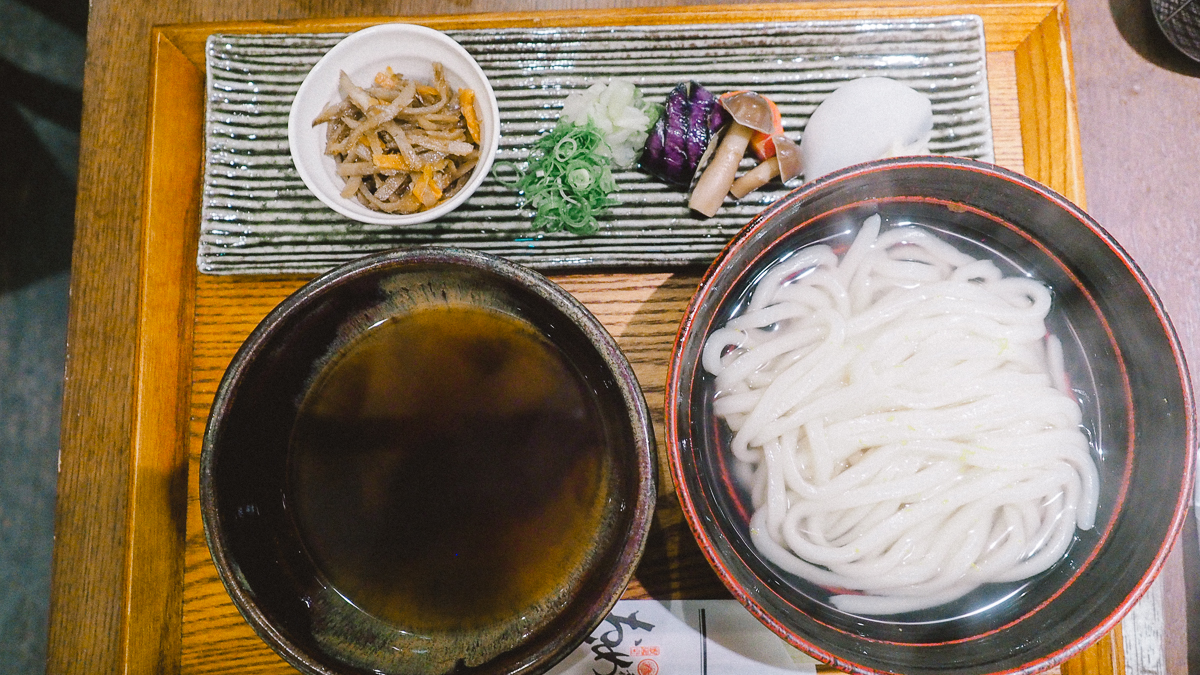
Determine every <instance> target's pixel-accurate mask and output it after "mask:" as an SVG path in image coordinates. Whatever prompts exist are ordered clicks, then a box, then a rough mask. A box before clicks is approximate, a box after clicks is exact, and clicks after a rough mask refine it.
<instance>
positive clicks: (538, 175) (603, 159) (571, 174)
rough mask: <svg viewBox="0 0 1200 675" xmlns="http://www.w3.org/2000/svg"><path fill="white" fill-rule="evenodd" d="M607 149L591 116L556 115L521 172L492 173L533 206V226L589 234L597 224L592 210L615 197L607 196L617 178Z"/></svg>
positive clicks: (611, 201) (602, 206) (610, 202)
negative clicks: (578, 119)
mask: <svg viewBox="0 0 1200 675" xmlns="http://www.w3.org/2000/svg"><path fill="white" fill-rule="evenodd" d="M605 149H607V148H606V146H605V144H604V138H603V136H602V135H601V133H600V131H599V130H598V129H597V128H596V125H595V124H593V123H592V122H591V121H590V120H589V121H588V122H586V123H585V124H583V125H579V124H573V123H571V122H567V121H560V122H559V123H558V125H557V126H555V127H554V129H553V130H552V131H551V132H550V133H548V134H546V135H544V136H542V137H541V138H539V139H538V140H537V141H536V142H535V143H534V145H533V149H532V151H531V152H530V154H529V165H528V166H527V167H526V169H525V171H524V172H522V171H520V170H516V175H517V178H516V180H510V179H509V176H507V175H505V176H500V175H497V176H496V177H497V179H498V180H500V182H501V183H503V184H504V185H507V186H509V187H512V188H514V189H516V190H517V191H519V192H520V193H521V194H522V196H523V197H524V199H525V203H526V204H528V205H529V206H532V207H533V208H534V209H536V214H535V215H534V218H533V229H535V230H545V231H548V232H558V231H561V230H566V231H568V232H572V233H575V234H593V233H595V232H596V230H598V229H599V223H598V222H597V221H596V215H597V214H599V213H601V212H602V211H603V210H604V209H606V208H608V207H610V206H614V205H616V204H617V203H618V202H617V200H615V199H613V198H612V197H611V194H612V193H613V192H615V191H616V190H617V182H616V180H614V179H613V177H612V172H611V171H610V170H609V168H608V164H609V160H608V156H607V155H606V154H604V153H603V152H602V150H605ZM510 166H511V165H507V166H506V168H508V167H510ZM505 173H507V171H506V172H505Z"/></svg>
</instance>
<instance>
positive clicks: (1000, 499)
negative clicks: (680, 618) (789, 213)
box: [702, 215, 1099, 614]
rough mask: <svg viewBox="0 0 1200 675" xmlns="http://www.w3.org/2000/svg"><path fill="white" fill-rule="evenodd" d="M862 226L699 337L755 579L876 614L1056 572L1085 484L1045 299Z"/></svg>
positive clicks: (805, 258)
mask: <svg viewBox="0 0 1200 675" xmlns="http://www.w3.org/2000/svg"><path fill="white" fill-rule="evenodd" d="M881 225H882V221H881V219H880V218H879V216H877V215H876V216H872V217H870V218H868V219H867V220H866V221H865V222H864V223H863V225H862V228H861V229H860V230H859V232H858V234H857V235H856V236H855V238H854V241H853V243H852V244H851V246H850V248H849V249H848V250H847V252H846V253H845V255H843V256H842V258H841V259H840V260H839V259H838V258H837V256H836V255H835V254H834V253H833V251H832V250H831V249H830V248H829V247H828V246H825V245H819V246H812V247H809V248H806V249H803V250H801V251H799V252H797V253H796V254H794V255H792V256H790V257H789V258H787V259H786V260H784V261H781V262H780V263H777V265H776V266H775V267H774V268H773V269H771V270H770V271H769V272H768V273H767V274H766V275H764V276H763V278H762V279H761V280H760V281H759V282H758V284H757V286H756V287H755V289H754V292H753V294H752V296H751V298H750V302H749V303H747V307H746V309H745V311H744V312H743V313H742V314H740V315H739V316H736V317H735V318H733V319H731V320H730V321H729V322H728V324H727V325H726V326H724V327H722V328H720V329H718V330H717V331H715V332H713V334H712V335H711V336H710V337H709V339H708V341H707V343H706V344H705V349H704V353H703V355H702V365H703V367H704V368H705V369H706V370H707V371H708V372H710V373H712V374H713V375H714V376H715V377H716V388H717V392H718V393H717V398H716V401H715V403H714V410H715V411H716V412H717V414H718V415H720V416H721V417H722V418H724V419H725V421H726V423H727V424H728V425H729V427H730V429H731V430H732V431H733V434H734V437H733V443H732V449H733V453H734V456H735V457H736V458H737V459H738V461H739V463H740V464H739V470H738V472H737V473H738V474H739V475H746V476H749V484H750V485H751V490H750V493H751V500H752V503H753V506H754V515H753V518H752V519H751V524H750V525H751V530H750V532H751V538H752V540H753V542H754V545H755V546H756V547H757V548H758V549H759V551H760V552H761V553H762V554H763V555H764V556H765V557H766V558H767V559H768V560H771V561H772V562H774V563H775V564H777V565H779V566H780V567H781V568H783V569H784V570H787V571H789V572H791V573H793V574H796V575H799V576H801V577H803V578H805V579H808V580H810V581H812V582H814V583H816V584H820V585H822V586H827V587H831V588H835V589H847V590H850V591H855V592H856V593H847V594H839V595H835V596H833V598H832V602H833V603H834V604H835V605H836V606H837V607H839V608H840V609H842V610H844V611H847V612H851V613H859V614H892V613H898V612H907V611H914V610H918V609H924V608H928V607H935V606H937V605H941V604H944V603H946V602H950V601H953V600H955V599H958V598H960V597H962V596H963V595H965V594H967V593H969V592H970V591H972V590H974V589H975V588H977V587H978V586H980V585H981V584H985V583H989V582H1000V581H1016V580H1020V579H1024V578H1028V577H1030V576H1033V575H1035V574H1039V573H1041V572H1043V571H1045V570H1047V569H1049V568H1050V567H1051V566H1053V565H1054V564H1055V562H1057V561H1058V560H1059V559H1060V558H1061V557H1062V556H1063V554H1064V553H1065V552H1066V550H1067V548H1068V547H1069V546H1070V544H1071V541H1072V540H1073V538H1074V534H1075V529H1076V528H1077V527H1078V528H1081V529H1090V528H1091V527H1092V526H1093V525H1094V523H1095V517H1096V506H1097V501H1098V499H1099V475H1098V472H1097V469H1096V465H1095V462H1094V461H1093V459H1092V457H1091V454H1090V452H1089V446H1088V442H1087V438H1086V436H1085V435H1084V433H1083V432H1082V430H1081V429H1080V422H1081V420H1082V413H1081V411H1080V408H1079V405H1078V403H1077V402H1076V401H1075V400H1074V399H1073V398H1071V396H1070V390H1069V389H1068V387H1067V382H1066V376H1065V369H1064V366H1063V352H1062V345H1061V343H1060V342H1059V341H1058V339H1057V338H1055V337H1054V336H1053V335H1048V334H1047V331H1046V324H1045V319H1046V315H1047V314H1048V312H1049V311H1050V302H1051V298H1050V292H1049V290H1048V289H1047V288H1046V287H1045V286H1044V285H1042V284H1041V283H1039V282H1036V281H1034V280H1032V279H1028V278H1023V277H1004V276H1003V274H1002V273H1001V271H1000V270H999V268H997V267H996V265H995V264H993V263H992V262H991V261H989V260H976V259H974V258H972V257H970V256H969V255H966V254H964V253H962V252H961V251H958V250H957V249H955V248H954V247H953V246H951V245H950V244H948V243H947V242H945V241H942V240H941V239H939V238H938V237H937V236H935V235H933V234H932V233H930V232H928V231H926V230H922V229H920V228H917V227H912V226H906V227H897V228H893V229H890V230H887V231H884V232H882V233H881V232H880V229H881Z"/></svg>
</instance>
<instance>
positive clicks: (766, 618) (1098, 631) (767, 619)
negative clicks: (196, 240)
mask: <svg viewBox="0 0 1200 675" xmlns="http://www.w3.org/2000/svg"><path fill="white" fill-rule="evenodd" d="M902 167H938V168H950V169H958V170H964V171H971V172H975V173H978V174H982V175H987V176H990V177H993V178H998V179H1001V180H1005V181H1008V182H1010V183H1014V184H1016V185H1018V186H1020V187H1023V188H1025V189H1028V190H1031V191H1033V192H1035V193H1037V194H1039V195H1041V196H1042V197H1044V198H1046V199H1047V200H1049V201H1051V202H1053V203H1055V204H1056V205H1057V206H1059V207H1060V208H1062V209H1063V210H1064V211H1066V212H1068V213H1069V214H1070V215H1071V216H1072V217H1073V218H1074V219H1075V220H1076V221H1078V223H1079V224H1080V225H1082V226H1084V227H1085V228H1087V229H1088V230H1090V231H1091V232H1092V233H1093V234H1094V235H1095V236H1096V238H1097V239H1099V240H1100V241H1101V242H1103V243H1104V245H1105V246H1106V247H1108V249H1109V250H1110V251H1111V252H1112V253H1113V254H1114V256H1115V257H1116V258H1118V259H1119V260H1120V261H1121V263H1122V264H1123V265H1124V266H1125V269H1126V272H1127V273H1128V276H1129V278H1131V279H1133V280H1135V281H1136V282H1137V284H1138V287H1139V289H1140V290H1141V292H1142V294H1143V295H1144V296H1145V297H1146V299H1147V300H1149V302H1150V304H1151V306H1152V307H1153V309H1154V312H1155V315H1156V316H1157V318H1158V322H1159V326H1160V328H1161V329H1162V331H1163V333H1164V334H1165V336H1166V338H1167V342H1168V343H1169V344H1170V347H1171V351H1172V356H1173V358H1174V364H1175V367H1176V369H1177V372H1179V373H1180V374H1181V377H1180V381H1181V384H1182V391H1181V400H1182V402H1183V409H1184V412H1185V420H1184V425H1185V435H1186V436H1185V447H1186V448H1188V450H1189V457H1188V459H1187V461H1186V462H1185V467H1184V471H1183V474H1182V476H1181V479H1182V480H1181V487H1180V489H1179V490H1178V491H1177V494H1178V499H1177V502H1176V504H1175V507H1174V510H1173V517H1172V520H1171V523H1170V526H1169V529H1168V534H1167V536H1166V537H1165V538H1164V540H1163V542H1161V543H1160V545H1159V548H1158V551H1157V552H1156V554H1155V556H1154V559H1153V562H1152V563H1151V565H1150V566H1149V567H1148V568H1147V570H1146V572H1145V573H1144V574H1143V575H1142V577H1141V579H1140V580H1139V581H1138V583H1137V584H1136V585H1135V586H1134V588H1133V589H1132V590H1131V591H1130V592H1129V593H1128V594H1127V596H1126V597H1125V599H1124V600H1123V601H1122V602H1121V603H1120V604H1119V605H1117V607H1116V608H1115V609H1114V610H1113V611H1112V612H1111V613H1109V615H1108V616H1106V617H1104V619H1103V620H1102V621H1100V622H1098V623H1097V625H1096V626H1095V627H1094V628H1092V629H1091V630H1089V631H1087V632H1086V633H1084V635H1082V636H1081V637H1079V638H1077V639H1076V640H1074V641H1073V642H1071V643H1070V644H1068V645H1066V646H1065V647H1063V648H1061V649H1059V650H1057V651H1055V652H1052V653H1050V654H1047V655H1045V656H1042V657H1038V658H1035V659H1033V660H1030V661H1028V662H1026V663H1024V664H1023V665H1021V666H1019V667H1016V668H1010V669H1007V670H1003V671H998V673H1003V674H1006V675H1007V674H1012V675H1025V674H1028V673H1034V672H1038V671H1041V670H1044V669H1046V668H1050V667H1053V666H1055V665H1057V664H1059V663H1061V662H1063V661H1065V660H1066V659H1069V658H1071V657H1072V656H1074V655H1076V654H1077V653H1079V652H1080V651H1082V650H1084V649H1086V648H1087V647H1089V646H1091V645H1092V644H1093V643H1095V642H1096V641H1097V640H1099V639H1100V638H1101V637H1103V636H1104V635H1105V634H1107V633H1108V632H1109V631H1110V630H1112V628H1113V627H1114V626H1115V625H1116V624H1117V623H1118V622H1120V620H1121V619H1122V618H1124V616H1125V615H1126V614H1127V613H1128V612H1129V611H1130V610H1131V609H1132V608H1133V606H1134V605H1135V604H1136V603H1137V601H1138V600H1140V599H1141V597H1142V596H1143V595H1144V594H1145V593H1146V590H1147V589H1148V588H1149V587H1150V585H1151V584H1152V583H1153V582H1154V580H1155V578H1156V577H1157V575H1158V573H1159V571H1160V570H1161V569H1162V567H1163V565H1164V563H1165V562H1166V558H1167V555H1168V554H1169V553H1170V551H1171V548H1172V545H1173V544H1174V541H1175V539H1176V538H1177V537H1178V535H1179V532H1180V530H1181V529H1182V528H1183V523H1184V520H1185V519H1186V516H1187V512H1188V507H1189V505H1190V495H1191V491H1192V486H1193V485H1194V484H1195V477H1194V474H1195V462H1196V457H1195V454H1196V453H1195V444H1196V428H1195V402H1194V399H1193V392H1192V390H1191V387H1190V386H1189V379H1188V378H1189V375H1188V373H1189V370H1188V368H1187V364H1186V361H1185V358H1184V354H1183V350H1182V348H1181V346H1180V344H1179V339H1178V336H1177V335H1176V333H1175V330H1174V328H1173V327H1172V325H1171V321H1170V319H1169V317H1168V316H1167V314H1166V311H1165V310H1164V308H1163V306H1162V302H1161V300H1160V299H1159V297H1158V294H1157V293H1156V292H1155V291H1154V289H1153V288H1152V287H1151V286H1150V284H1149V282H1148V281H1147V279H1146V277H1145V275H1144V274H1143V273H1142V271H1141V270H1140V269H1139V268H1138V266H1137V265H1136V263H1134V261H1133V259H1132V258H1131V257H1130V256H1129V254H1128V253H1126V252H1125V250H1124V249H1123V248H1121V246H1120V245H1119V244H1118V243H1117V242H1116V241H1115V240H1114V239H1113V237H1112V236H1111V235H1110V234H1108V232H1106V231H1105V230H1104V229H1103V228H1102V227H1100V225H1099V224H1098V223H1096V222H1095V220H1093V219H1092V218H1091V217H1090V216H1089V215H1088V214H1087V213H1086V212H1084V211H1083V210H1082V209H1080V208H1079V207H1078V206H1076V205H1075V204H1074V203H1072V202H1071V201H1070V200H1068V199H1066V198H1065V197H1063V196H1062V195H1060V194H1058V193H1057V192H1055V191H1053V190H1051V189H1050V188H1048V187H1046V186H1045V185H1042V184H1040V183H1038V182H1036V181H1033V180H1031V179H1029V178H1026V177H1025V176H1022V175H1020V174H1017V173H1014V172H1012V171H1009V170H1007V169H1004V168H1002V167H999V166H996V165H992V164H987V163H983V162H978V161H975V160H969V159H961V158H949V157H920V158H916V157H905V158H896V159H888V160H881V161H878V162H870V163H867V164H861V165H856V166H852V167H848V168H846V169H843V170H840V171H837V172H834V173H833V174H830V175H828V176H825V177H822V178H820V179H817V180H815V181H813V182H811V183H808V184H807V185H805V186H803V187H801V188H798V189H796V190H794V191H792V192H791V193H790V194H788V195H787V196H785V197H783V198H782V199H780V200H779V201H777V202H775V203H774V204H772V205H771V206H769V207H767V208H766V209H765V210H764V211H763V212H762V213H760V214H759V215H758V216H757V217H755V218H754V219H753V220H751V221H750V223H748V224H747V225H746V226H745V227H744V228H742V230H740V231H739V232H738V233H737V234H736V235H734V237H733V238H732V239H731V240H730V241H729V243H728V244H726V245H725V247H724V249H722V251H721V252H720V254H718V255H717V257H716V259H714V261H713V262H712V264H711V265H710V266H709V268H708V269H707V270H706V271H705V273H704V275H703V277H702V278H701V280H700V284H699V287H698V289H697V291H696V292H695V294H694V295H693V296H692V299H691V301H690V302H689V304H688V307H687V309H686V310H685V312H684V316H683V319H682V320H681V321H680V324H679V329H678V331H677V332H676V336H675V342H674V346H673V349H672V358H671V361H670V363H669V364H668V370H667V387H666V399H665V400H666V404H665V422H666V440H667V459H668V464H669V466H670V470H671V477H672V479H673V481H674V483H675V491H676V494H677V495H678V497H679V501H680V506H681V507H682V509H683V513H684V517H685V520H686V521H687V524H688V527H689V529H691V531H692V534H693V536H694V538H695V539H696V543H697V544H698V545H699V547H700V550H701V551H702V552H703V554H704V557H705V558H706V559H707V560H708V563H709V565H710V566H711V567H712V568H713V570H714V571H715V572H716V574H717V576H718V577H719V578H720V579H721V582H722V583H723V584H724V585H725V586H726V587H727V588H728V589H729V591H730V592H731V593H732V594H733V596H734V597H735V598H736V599H737V600H738V601H739V602H740V603H741V604H742V605H744V606H745V607H746V609H747V610H749V611H750V613H751V614H752V615H754V616H755V618H757V619H758V620H759V621H760V622H762V623H763V624H764V625H765V626H766V627H767V628H769V629H770V630H771V631H772V632H774V633H776V634H777V635H779V637H781V638H783V639H784V640H785V641H787V642H788V643H789V644H791V645H792V646H794V647H796V648H797V649H799V650H801V651H803V652H805V653H806V654H808V655H810V656H812V657H814V658H816V659H818V660H820V661H822V662H825V663H828V664H830V665H832V666H833V667H835V668H838V669H841V670H845V671H848V672H852V673H860V674H862V675H882V674H885V673H887V672H888V671H882V670H877V669H874V668H869V667H867V666H863V665H862V664H859V663H855V662H853V661H849V660H847V659H845V658H842V657H840V656H838V655H836V654H833V653H831V652H829V651H827V650H825V649H822V648H821V647H820V646H819V645H816V644H813V643H811V642H809V641H807V640H805V639H803V638H801V637H799V636H797V635H796V634H795V633H793V632H791V631H789V630H788V629H787V627H785V626H784V625H783V624H782V623H780V622H779V621H777V620H776V619H774V618H773V617H772V616H771V615H770V614H769V612H768V611H767V610H766V609H765V608H764V607H763V606H762V605H760V604H759V603H758V602H757V601H756V600H755V599H754V597H753V596H752V595H751V594H750V593H749V592H747V590H746V589H745V588H744V587H743V586H742V585H741V584H740V583H739V582H738V581H737V580H736V578H735V576H734V574H733V572H732V571H731V569H730V567H729V566H728V565H727V564H726V563H725V562H724V561H723V560H722V559H721V557H720V555H719V554H718V552H717V550H716V547H715V545H714V543H713V540H712V538H711V536H710V535H709V534H708V533H707V532H706V531H705V529H704V527H703V524H702V521H701V518H700V516H699V514H698V513H697V510H696V504H695V499H696V498H695V497H694V496H693V495H692V494H691V492H690V490H689V488H688V483H687V477H686V475H685V473H684V468H683V465H682V461H681V458H680V449H679V448H680V437H679V428H678V424H679V418H678V413H677V410H676V407H675V406H674V405H672V401H675V400H676V399H677V398H678V396H679V394H680V391H681V389H682V388H683V384H682V383H681V382H680V362H679V358H678V357H679V355H680V354H681V353H682V346H683V344H684V343H685V342H686V341H688V340H692V339H702V337H703V336H699V335H696V334H695V332H694V322H695V320H696V315H697V312H698V311H699V310H700V309H701V307H703V306H711V303H712V302H713V299H712V297H711V296H710V295H709V285H710V283H711V281H712V280H713V278H714V277H716V276H717V274H718V273H720V272H721V271H723V270H724V269H725V266H726V264H727V263H728V261H729V259H730V258H731V257H732V256H733V255H734V254H735V253H736V252H737V251H739V250H740V249H741V248H742V247H743V246H746V245H747V241H748V240H749V239H751V238H752V236H753V235H754V234H755V233H756V232H757V230H759V229H760V228H761V227H762V224H763V223H764V221H766V220H767V219H768V218H770V217H771V216H772V215H774V214H775V213H777V212H780V211H783V210H785V209H787V208H789V207H791V206H792V205H794V204H796V203H799V202H803V201H804V200H806V199H808V198H809V197H810V196H811V195H813V194H814V193H817V192H819V191H822V190H825V189H827V188H828V187H829V186H830V185H831V184H835V183H838V182H842V181H848V180H851V179H853V178H856V177H859V176H864V175H868V174H872V173H878V172H885V171H889V170H893V169H896V168H902ZM936 201H941V200H936ZM964 206H966V205H964ZM968 208H969V207H968ZM989 217H990V216H989ZM803 226H804V223H798V224H796V225H794V226H792V228H790V229H791V231H795V230H796V229H799V228H801V227H803ZM1023 236H1025V235H1023ZM1080 288H1082V286H1080ZM1088 298H1089V301H1091V302H1094V300H1093V299H1092V298H1091V295H1090V294H1088ZM720 300H721V299H720V298H718V299H716V302H718V303H719V302H720ZM1098 315H1099V314H1098ZM1100 316H1102V315H1100ZM1105 322H1106V325H1107V320H1105ZM1110 339H1111V338H1110ZM1118 353H1119V352H1118ZM1122 370H1124V369H1122ZM1126 386H1128V383H1126ZM1129 433H1130V438H1129V439H1128V440H1127V441H1126V442H1127V443H1128V447H1129V448H1130V449H1131V450H1132V449H1133V439H1132V434H1133V429H1132V427H1131V429H1130V432H1129ZM1132 462H1133V456H1132V454H1131V455H1130V457H1129V458H1128V460H1127V462H1126V467H1125V469H1124V472H1123V478H1122V485H1121V487H1120V497H1119V499H1120V500H1121V501H1123V500H1124V498H1125V493H1126V490H1127V488H1128V483H1129V474H1130V470H1131V466H1132ZM701 498H703V497H701ZM1112 527H1113V523H1111V522H1110V523H1109V525H1108V526H1107V528H1106V531H1105V533H1104V535H1103V539H1102V540H1101V542H1098V544H1097V545H1096V547H1095V548H1094V549H1093V551H1092V553H1091V554H1090V556H1089V557H1088V559H1087V564H1085V565H1082V566H1080V569H1079V570H1078V571H1077V572H1076V573H1075V574H1074V575H1072V577H1071V578H1070V580H1069V581H1068V582H1067V583H1066V584H1064V585H1063V589H1060V590H1059V591H1058V593H1056V594H1055V595H1054V596H1052V597H1051V598H1050V599H1047V600H1046V601H1044V602H1043V603H1040V604H1039V605H1038V606H1037V607H1036V608H1034V609H1033V610H1031V611H1030V612H1027V613H1026V614H1023V615H1022V617H1021V618H1019V619H1017V620H1016V621H1014V622H1013V623H1016V622H1019V621H1021V620H1023V619H1024V618H1025V617H1027V616H1028V615H1029V614H1032V613H1033V612H1036V611H1037V610H1038V609H1040V608H1041V607H1043V606H1045V604H1047V603H1049V602H1050V601H1051V600H1052V599H1053V597H1057V595H1058V594H1060V593H1061V592H1062V590H1065V588H1066V587H1067V586H1069V585H1070V584H1071V583H1073V582H1074V581H1075V579H1077V578H1078V577H1079V575H1080V574H1081V573H1082V571H1083V570H1085V569H1087V567H1088V565H1090V563H1091V561H1092V559H1093V558H1094V556H1095V555H1096V554H1097V553H1098V551H1099V550H1100V548H1101V544H1102V543H1103V541H1104V540H1106V539H1107V537H1108V535H1109V533H1110V532H1111V529H1112ZM989 632H994V631H989ZM986 634H987V633H981V634H979V635H975V636H971V637H969V638H966V639H963V640H958V641H956V642H966V641H970V640H974V639H977V638H979V637H982V636H983V635H986Z"/></svg>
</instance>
